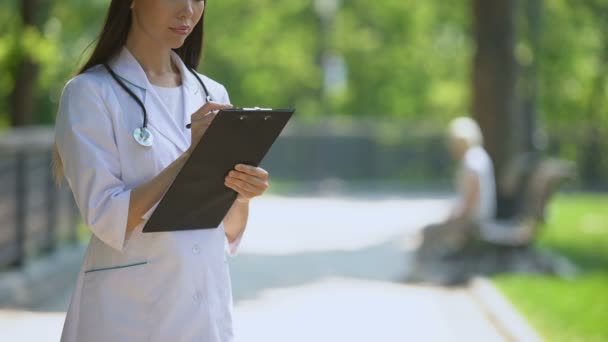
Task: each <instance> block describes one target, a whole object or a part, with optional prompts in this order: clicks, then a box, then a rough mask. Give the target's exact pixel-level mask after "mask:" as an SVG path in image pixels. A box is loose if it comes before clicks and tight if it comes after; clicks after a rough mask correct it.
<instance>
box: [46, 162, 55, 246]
mask: <svg viewBox="0 0 608 342" xmlns="http://www.w3.org/2000/svg"><path fill="white" fill-rule="evenodd" d="M47 160H48V163H47V165H48V167H47V168H46V170H47V172H46V175H47V177H46V219H47V230H46V246H45V249H46V252H52V251H54V250H55V249H56V248H57V234H56V230H57V208H58V206H57V196H56V194H57V189H56V186H55V182H54V179H53V170H52V169H51V164H52V161H53V154H52V153H49V154H48V156H47Z"/></svg>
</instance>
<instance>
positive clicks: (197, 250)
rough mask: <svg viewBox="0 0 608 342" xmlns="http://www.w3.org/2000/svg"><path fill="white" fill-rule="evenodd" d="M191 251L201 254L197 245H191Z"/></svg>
mask: <svg viewBox="0 0 608 342" xmlns="http://www.w3.org/2000/svg"><path fill="white" fill-rule="evenodd" d="M192 252H193V253H194V254H201V248H200V247H199V245H194V246H193V247H192Z"/></svg>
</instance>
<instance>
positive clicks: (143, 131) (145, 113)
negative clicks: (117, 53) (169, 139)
mask: <svg viewBox="0 0 608 342" xmlns="http://www.w3.org/2000/svg"><path fill="white" fill-rule="evenodd" d="M103 66H104V67H105V68H106V70H108V72H109V73H110V75H111V76H112V78H113V79H114V80H115V81H116V82H117V83H118V84H119V85H120V87H121V88H122V89H123V90H124V91H125V92H127V94H129V96H131V98H132V99H133V100H135V102H137V104H138V105H139V107H140V108H141V111H142V113H143V117H144V120H143V121H144V122H143V126H142V127H141V128H138V129H136V132H140V135H141V136H140V138H139V139H138V138H137V134H136V133H134V136H135V140H136V141H137V142H138V143H139V144H141V145H143V146H150V145H151V143H144V142H142V141H144V140H146V139H150V137H151V135H150V133H149V131H148V111H147V110H146V106H145V105H144V103H143V102H142V101H141V100H140V99H139V97H137V95H135V93H133V91H132V90H131V89H129V87H127V85H126V84H125V83H124V82H123V81H122V80H121V79H120V77H119V76H118V75H117V74H116V73H115V72H114V70H112V68H110V66H109V65H107V64H105V63H104V64H103ZM187 68H188V70H189V71H190V72H191V73H192V75H194V77H196V79H197V81H198V83H200V85H201V87H202V88H203V91H204V92H205V99H206V100H207V102H209V101H212V98H211V95H210V94H209V91H208V90H207V87H206V86H205V83H204V82H203V80H202V79H201V78H200V77H199V76H198V74H197V73H196V71H195V70H194V69H193V68H191V67H189V66H188V67H187ZM143 134H147V135H148V137H144V136H143Z"/></svg>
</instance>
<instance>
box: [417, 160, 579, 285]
mask: <svg viewBox="0 0 608 342" xmlns="http://www.w3.org/2000/svg"><path fill="white" fill-rule="evenodd" d="M522 165H523V164H522ZM529 166H530V164H527V167H529ZM517 169H518V168H515V169H513V170H515V172H517V173H518V174H516V175H513V174H509V175H508V176H507V177H511V180H510V183H511V184H510V185H511V188H512V189H523V196H522V197H521V203H520V205H518V208H519V210H518V211H517V212H516V214H515V215H514V216H513V218H511V219H507V220H496V221H492V222H489V223H485V224H482V225H475V224H470V225H469V226H468V227H466V230H465V231H463V230H461V231H460V232H458V231H456V232H454V231H450V230H449V229H443V230H441V229H438V230H437V231H436V232H435V233H432V234H425V239H432V240H436V241H428V242H426V241H424V240H423V246H421V248H420V249H419V250H418V251H417V253H416V259H415V265H414V270H415V274H413V276H412V277H411V280H417V281H421V280H422V281H430V282H434V283H441V284H448V285H449V284H452V285H453V284H461V283H464V282H466V281H467V280H468V279H470V278H471V277H472V276H474V275H477V274H495V273H500V272H506V271H530V272H553V273H559V272H558V271H557V270H556V268H557V267H556V263H555V262H554V258H553V257H552V256H551V255H547V253H540V252H539V251H538V250H537V249H536V248H534V242H535V240H536V238H537V237H538V234H539V232H540V229H541V227H543V223H545V222H546V218H547V211H548V204H549V202H550V200H551V198H552V196H553V195H554V194H555V192H556V191H557V190H558V189H559V187H560V186H561V185H562V184H563V183H564V182H565V181H567V180H571V179H573V178H574V175H575V171H574V166H573V164H572V163H570V162H566V161H563V160H556V159H546V160H541V161H539V162H537V163H534V164H532V168H531V169H529V170H528V171H530V172H522V171H523V169H519V170H517ZM513 170H512V171H513ZM517 182H523V183H521V187H518V186H514V185H515V184H516V183H517ZM507 183H509V182H507ZM454 234H457V235H459V239H464V240H465V241H464V242H462V243H458V244H455V245H454V244H449V243H447V244H446V243H445V241H448V242H449V240H450V239H453V236H452V235H454ZM442 240H445V241H444V242H442ZM427 243H428V245H435V247H433V248H431V250H435V251H437V246H439V247H440V248H439V249H441V250H439V251H438V252H439V253H435V254H434V255H433V252H431V253H430V254H431V256H429V255H428V254H427V255H424V254H425V253H424V251H423V249H424V248H426V247H425V246H424V244H427ZM445 246H450V247H451V249H450V248H448V250H446V248H444V247H445ZM453 246H457V248H455V249H454V248H453Z"/></svg>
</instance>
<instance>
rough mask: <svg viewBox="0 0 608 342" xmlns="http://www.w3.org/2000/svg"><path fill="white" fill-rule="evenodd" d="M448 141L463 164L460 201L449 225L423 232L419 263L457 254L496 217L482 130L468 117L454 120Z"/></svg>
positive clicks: (453, 209)
mask: <svg viewBox="0 0 608 342" xmlns="http://www.w3.org/2000/svg"><path fill="white" fill-rule="evenodd" d="M448 138H449V139H448V142H449V146H450V153H451V154H452V156H453V158H454V159H455V160H456V161H458V162H459V164H460V165H459V169H458V174H457V177H456V186H457V192H458V198H457V199H456V201H455V203H454V204H453V207H452V209H451V212H450V216H449V217H448V218H447V220H446V221H444V222H441V223H438V224H433V225H429V226H427V227H425V228H424V230H423V232H422V241H421V245H420V247H419V249H418V252H417V253H418V257H419V258H420V259H427V258H433V257H441V256H448V255H450V254H451V253H453V252H457V251H458V250H460V248H462V247H463V245H464V244H465V243H466V242H467V240H468V239H469V238H470V236H471V234H472V233H474V232H476V230H477V229H479V227H480V226H481V225H480V223H483V222H487V221H489V220H493V219H494V216H495V210H496V198H495V192H496V189H495V182H494V167H493V166H492V160H491V159H490V156H489V155H488V153H487V152H486V151H485V150H484V148H483V137H482V134H481V130H480V129H479V126H478V125H477V123H476V122H475V121H474V120H473V119H470V118H467V117H461V118H457V119H454V120H453V121H451V122H450V124H449V128H448ZM421 261H422V260H421Z"/></svg>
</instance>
